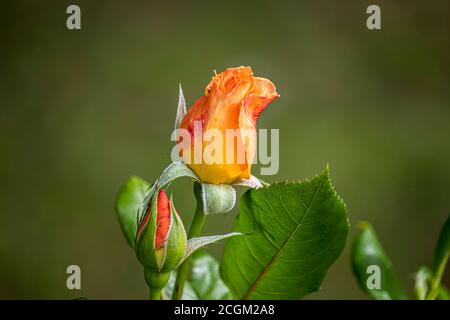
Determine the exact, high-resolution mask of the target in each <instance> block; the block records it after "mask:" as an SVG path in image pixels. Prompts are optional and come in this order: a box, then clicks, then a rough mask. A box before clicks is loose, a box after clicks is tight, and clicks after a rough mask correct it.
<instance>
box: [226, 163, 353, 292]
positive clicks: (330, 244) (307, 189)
mask: <svg viewBox="0 0 450 320" xmlns="http://www.w3.org/2000/svg"><path fill="white" fill-rule="evenodd" d="M348 227H349V225H348V218H347V210H346V208H345V205H344V203H343V202H342V200H341V199H340V198H339V196H338V195H337V194H336V192H335V191H334V190H333V187H332V185H331V180H330V177H329V172H328V168H327V169H326V170H325V171H324V172H323V173H322V174H321V175H320V176H317V177H315V178H314V179H312V180H311V181H304V182H301V183H290V184H288V183H277V184H272V185H271V186H269V187H263V188H259V189H252V190H249V191H247V192H246V193H245V194H244V195H243V197H242V199H241V208H240V214H239V215H238V217H237V219H236V222H235V227H234V230H235V231H237V232H242V233H244V234H245V236H242V237H234V238H231V239H229V240H228V241H227V244H226V246H225V252H224V257H223V260H222V264H221V274H222V279H223V280H224V282H225V283H226V284H227V285H228V287H229V288H230V290H231V291H232V292H233V295H234V296H235V297H236V298H238V299H299V298H301V297H303V296H304V295H306V294H307V293H310V292H313V291H316V290H318V289H319V287H320V285H321V283H322V281H323V279H324V277H325V275H326V273H327V271H328V269H329V268H330V266H331V265H332V264H333V262H334V261H335V260H336V259H337V258H338V257H339V255H340V254H341V252H342V249H343V248H344V245H345V241H346V238H347V233H348Z"/></svg>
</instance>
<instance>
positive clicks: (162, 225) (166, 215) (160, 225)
mask: <svg viewBox="0 0 450 320" xmlns="http://www.w3.org/2000/svg"><path fill="white" fill-rule="evenodd" d="M155 198H156V201H153V202H152V203H150V205H149V207H148V210H147V213H146V215H145V217H144V219H143V221H142V223H141V224H140V226H139V230H138V232H137V236H136V253H137V256H138V258H139V260H140V261H141V263H142V264H143V265H144V267H146V268H149V269H150V270H154V271H157V272H169V271H171V270H172V269H174V268H175V267H176V266H177V265H178V263H179V262H180V261H181V259H182V258H183V256H184V254H185V252H186V243H187V239H186V231H185V230H184V226H183V222H182V221H181V219H180V217H179V216H178V213H177V212H176V209H175V207H174V206H173V203H172V201H169V199H168V198H167V195H166V193H165V192H164V190H163V189H161V190H160V191H159V192H158V194H157V195H156V194H155V196H154V198H153V199H155Z"/></svg>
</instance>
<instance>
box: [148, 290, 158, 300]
mask: <svg viewBox="0 0 450 320" xmlns="http://www.w3.org/2000/svg"><path fill="white" fill-rule="evenodd" d="M150 300H161V290H159V289H156V288H152V289H150Z"/></svg>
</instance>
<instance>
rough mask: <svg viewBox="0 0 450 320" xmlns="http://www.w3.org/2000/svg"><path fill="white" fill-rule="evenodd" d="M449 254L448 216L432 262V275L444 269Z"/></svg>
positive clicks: (449, 221) (449, 225) (449, 231)
mask: <svg viewBox="0 0 450 320" xmlns="http://www.w3.org/2000/svg"><path fill="white" fill-rule="evenodd" d="M449 254H450V215H449V216H448V217H447V221H446V222H445V224H444V227H443V228H442V231H441V234H440V236H439V240H438V244H437V246H436V251H435V253H434V260H433V274H436V273H438V272H439V270H440V269H444V268H445V264H446V263H447V260H448V257H449Z"/></svg>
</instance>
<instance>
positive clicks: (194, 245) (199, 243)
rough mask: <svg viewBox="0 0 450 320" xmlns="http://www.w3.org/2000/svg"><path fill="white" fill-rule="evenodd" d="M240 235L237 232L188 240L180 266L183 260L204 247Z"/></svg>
mask: <svg viewBox="0 0 450 320" xmlns="http://www.w3.org/2000/svg"><path fill="white" fill-rule="evenodd" d="M239 235H242V233H239V232H231V233H227V234H222V235H215V236H206V237H196V238H192V239H189V240H188V243H187V247H186V252H185V254H184V257H183V259H182V260H181V262H180V264H181V263H183V261H184V260H186V259H187V258H188V257H189V256H190V255H191V254H192V253H194V252H195V251H197V250H198V249H201V248H203V247H206V246H207V245H209V244H211V243H214V242H217V241H220V240H224V239H227V238H231V237H234V236H239Z"/></svg>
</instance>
